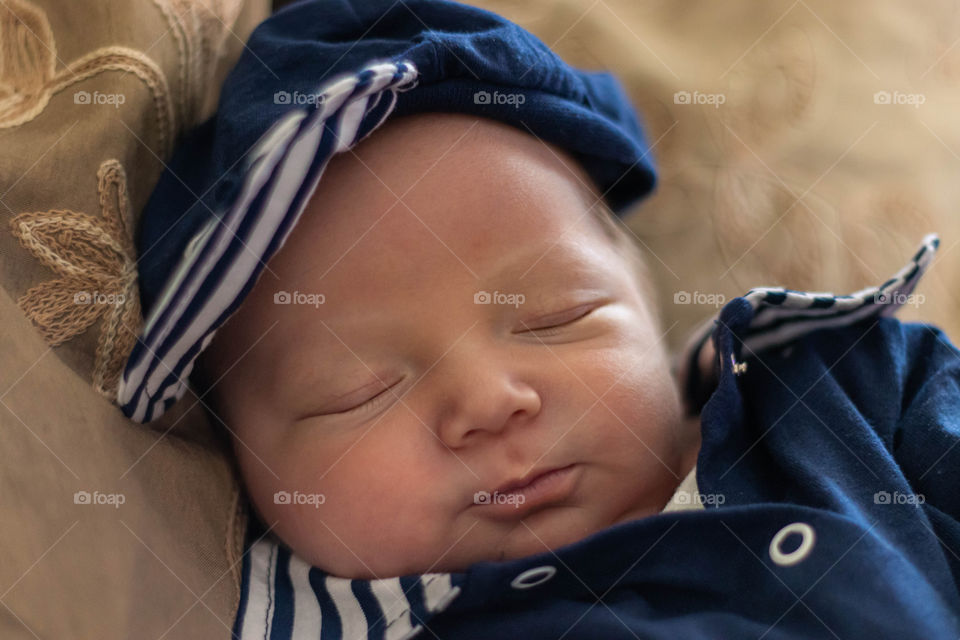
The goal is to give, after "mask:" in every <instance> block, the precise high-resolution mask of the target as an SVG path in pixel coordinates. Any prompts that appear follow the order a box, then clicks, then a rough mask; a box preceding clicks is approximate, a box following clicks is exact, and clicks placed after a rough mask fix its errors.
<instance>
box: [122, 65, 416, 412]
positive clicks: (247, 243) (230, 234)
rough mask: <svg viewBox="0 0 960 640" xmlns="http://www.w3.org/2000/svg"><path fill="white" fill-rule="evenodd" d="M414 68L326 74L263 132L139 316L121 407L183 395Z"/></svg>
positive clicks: (152, 406) (162, 403) (163, 403)
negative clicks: (330, 178) (216, 212)
mask: <svg viewBox="0 0 960 640" xmlns="http://www.w3.org/2000/svg"><path fill="white" fill-rule="evenodd" d="M417 77H418V72H417V70H416V68H415V67H414V66H413V64H411V63H409V62H379V63H375V64H372V65H370V66H368V67H366V68H365V69H363V70H362V71H360V72H358V73H356V74H351V75H348V76H345V77H341V78H337V79H332V80H330V81H329V82H327V83H325V84H324V86H322V87H321V88H320V89H319V90H318V91H317V92H316V93H317V99H316V100H315V104H314V105H313V106H312V107H311V108H310V109H305V108H296V109H291V111H289V112H287V114H286V115H285V116H284V117H283V118H280V119H279V120H278V121H277V122H275V123H274V124H273V126H272V127H271V128H270V129H269V130H268V131H267V132H266V133H264V134H263V136H262V137H261V138H260V140H259V141H258V143H257V144H256V145H255V146H254V148H253V149H252V150H251V151H250V153H249V154H248V157H247V160H246V162H247V165H246V170H245V172H244V179H243V184H242V187H241V188H240V190H239V194H238V195H237V197H236V199H235V200H234V202H233V204H232V206H231V207H230V208H229V210H228V211H226V212H225V213H224V214H223V215H222V216H216V217H214V218H211V219H210V221H209V222H208V223H207V224H206V225H204V226H203V227H201V229H200V231H199V232H198V233H197V234H196V235H195V236H194V237H193V239H192V240H191V241H190V243H189V244H188V246H187V248H186V250H185V251H184V254H183V256H182V258H181V260H180V262H179V264H178V265H177V268H176V270H175V271H174V275H173V276H172V277H171V278H170V279H169V280H168V281H167V283H166V285H165V287H164V289H163V292H162V294H161V295H160V298H159V300H158V302H157V304H156V305H155V307H154V308H153V309H152V310H151V312H150V315H149V317H148V318H147V320H146V324H145V326H144V329H143V331H142V332H141V334H140V337H139V339H138V341H137V344H136V345H135V346H134V349H133V351H132V353H131V355H130V358H129V359H128V360H127V364H126V367H125V369H124V372H123V376H122V377H121V379H120V382H119V385H118V392H117V402H118V404H119V405H120V407H121V409H122V410H123V413H124V414H125V415H126V416H127V417H129V418H131V419H133V420H135V421H136V422H149V421H151V420H153V419H154V418H155V417H158V416H159V415H161V414H162V413H163V412H164V411H166V409H167V408H169V407H170V405H172V404H173V403H174V402H176V400H178V399H179V398H181V397H182V396H183V394H184V393H185V392H186V390H187V385H188V382H187V381H188V378H189V376H190V372H191V371H192V370H193V365H194V362H195V360H196V359H197V356H198V355H199V354H200V353H201V352H202V351H203V350H204V349H206V348H207V346H209V344H210V342H211V340H213V335H214V332H215V331H216V330H217V328H219V327H220V326H221V325H222V324H223V323H224V322H225V321H226V319H227V318H228V317H229V316H230V315H231V314H232V313H233V312H234V311H235V310H236V309H237V308H238V307H239V306H240V303H241V301H242V300H243V299H244V298H245V297H246V295H247V293H249V291H250V289H252V288H253V285H254V284H255V282H256V280H257V278H258V277H259V276H260V274H261V273H262V271H263V269H264V267H265V264H266V262H267V261H268V260H269V259H270V258H271V257H272V256H273V255H274V254H275V253H276V252H277V251H278V250H279V249H280V247H281V246H283V243H284V241H285V240H286V238H287V236H288V234H289V233H290V231H291V229H292V228H293V226H294V225H295V224H296V222H297V220H298V219H299V217H300V215H301V213H302V212H303V210H304V208H305V206H306V204H307V201H308V200H309V198H310V196H311V195H312V193H313V191H314V189H315V188H316V185H317V183H318V181H319V180H320V177H321V175H322V174H323V171H324V169H325V168H326V165H327V163H328V162H329V160H330V158H331V157H333V155H335V154H337V153H341V152H343V151H346V150H348V149H350V148H352V147H353V146H354V145H356V144H357V143H358V142H359V141H360V140H362V139H363V138H364V137H365V136H367V135H369V134H370V133H371V132H372V131H374V130H375V129H376V128H377V127H379V126H380V125H381V124H382V123H383V122H384V120H386V118H387V116H388V115H389V114H390V113H391V112H392V111H393V109H394V107H395V106H396V101H397V94H398V92H401V91H407V90H409V89H411V88H413V87H414V86H415V84H416V81H417Z"/></svg>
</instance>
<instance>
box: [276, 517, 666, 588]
mask: <svg viewBox="0 0 960 640" xmlns="http://www.w3.org/2000/svg"><path fill="white" fill-rule="evenodd" d="M655 511H656V510H655V509H653V508H651V507H641V508H637V509H634V510H631V511H630V512H629V513H626V512H622V511H621V512H617V513H598V512H596V511H593V512H591V510H590V509H588V508H584V507H582V506H562V507H553V508H550V509H545V510H543V511H538V512H536V513H533V514H530V515H529V516H527V517H524V518H522V519H517V520H515V521H510V522H495V523H491V522H490V521H484V520H483V519H482V517H481V518H478V521H477V522H476V524H475V525H474V526H472V527H469V528H468V529H467V531H466V533H459V534H457V535H456V537H454V536H451V537H450V539H444V540H438V541H435V542H433V543H430V544H429V545H428V546H427V547H425V546H424V545H423V544H419V545H417V544H415V543H410V544H403V543H398V544H390V545H378V546H377V548H376V550H375V552H374V554H373V555H367V554H364V555H366V557H363V558H362V559H361V557H360V554H356V555H354V554H352V553H349V552H347V553H345V554H342V555H338V556H336V557H332V556H331V555H330V549H329V548H323V549H312V550H306V549H305V550H302V551H298V550H296V549H294V551H295V552H297V553H298V555H301V556H302V557H303V558H304V559H305V560H307V562H309V563H310V564H312V565H313V566H316V567H319V568H320V569H322V570H324V571H326V572H328V573H330V574H332V575H335V576H338V577H343V578H352V579H364V580H372V579H377V578H387V577H394V576H404V575H413V574H421V573H438V572H449V573H455V572H464V571H466V570H467V569H469V568H470V566H471V565H473V564H475V563H478V562H499V561H510V560H516V559H518V558H524V557H529V556H534V555H537V554H541V553H548V552H551V551H553V552H555V551H556V550H557V549H560V548H561V547H564V546H566V545H570V544H574V543H576V542H579V541H581V540H584V539H586V538H588V537H589V536H591V535H593V534H595V533H598V532H600V531H602V530H603V529H605V528H607V527H609V526H611V525H614V524H618V523H619V522H623V521H626V520H628V519H634V518H636V517H642V516H643V515H648V514H650V513H653V512H655Z"/></svg>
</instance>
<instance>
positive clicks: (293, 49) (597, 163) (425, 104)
mask: <svg viewBox="0 0 960 640" xmlns="http://www.w3.org/2000/svg"><path fill="white" fill-rule="evenodd" d="M423 112H455V113H464V114H471V115H475V116H479V117H486V118H491V119H494V120H498V121H501V122H504V123H507V124H510V125H514V126H516V127H518V128H520V129H522V130H524V131H527V132H529V133H531V134H532V135H535V136H537V137H539V138H540V139H542V140H544V141H546V142H549V143H553V144H555V145H557V146H559V147H561V148H563V149H565V150H566V151H567V152H569V153H570V154H571V155H572V156H573V157H574V158H576V159H577V160H578V161H579V162H580V164H581V165H582V166H583V168H584V169H585V170H586V171H587V173H588V174H589V175H590V176H591V177H592V178H593V179H594V181H595V182H596V184H597V186H598V187H599V188H600V192H601V193H603V194H604V198H605V200H606V202H607V204H608V205H609V206H610V208H611V209H612V210H613V211H614V212H615V213H617V214H618V215H622V214H623V213H624V212H625V211H626V209H627V208H628V207H629V205H631V204H632V203H634V202H636V201H637V200H639V199H640V198H642V197H644V196H645V195H647V194H648V193H649V192H650V191H651V190H652V189H653V187H654V184H655V181H656V176H655V173H654V165H653V160H652V158H651V157H650V148H649V146H648V144H647V141H646V139H645V136H644V133H643V129H642V127H641V124H640V122H639V120H638V116H637V114H636V112H635V111H634V109H633V107H632V106H631V104H630V101H629V99H628V98H627V96H626V95H625V93H624V91H623V90H622V88H621V87H620V85H619V84H618V82H617V81H616V79H615V78H614V77H613V76H612V75H610V74H609V73H602V72H589V71H582V70H579V69H576V68H573V67H571V66H569V65H567V64H566V63H565V62H563V61H562V60H561V59H560V58H559V57H558V56H557V55H556V54H554V53H553V52H552V51H550V49H549V48H548V47H547V46H546V45H545V44H543V43H542V42H541V41H540V40H538V39H537V38H536V37H534V36H533V35H532V34H530V33H529V32H527V31H525V30H523V29H521V28H520V27H518V26H517V25H515V24H513V23H511V22H510V21H508V20H506V19H504V18H502V17H500V16H498V15H496V14H493V13H490V12H488V11H484V10H482V9H478V8H475V7H470V6H466V5H461V4H457V3H454V2H446V1H442V0H398V1H395V2H387V1H375V0H374V1H371V0H306V1H302V2H298V3H295V4H292V5H289V6H287V7H285V8H284V9H282V10H280V11H278V12H277V13H275V14H274V15H273V16H271V17H270V18H268V19H267V20H265V21H264V22H263V23H261V24H260V25H259V26H258V27H257V28H256V30H254V32H253V34H252V35H251V36H250V39H249V41H248V43H247V46H246V48H245V49H244V52H243V54H242V55H241V57H240V60H239V61H238V63H237V65H236V66H235V67H234V68H233V70H232V71H231V72H230V74H229V76H228V77H227V79H226V82H225V84H224V86H223V88H222V91H221V96H220V103H219V106H218V109H217V112H216V113H215V114H214V115H213V116H212V117H211V118H210V119H209V120H208V121H206V122H205V123H203V124H202V125H200V126H199V127H197V128H196V129H194V130H193V131H192V132H190V133H189V134H188V135H187V136H186V137H185V139H184V140H183V141H182V142H181V143H180V144H179V145H178V147H177V150H176V152H175V153H174V156H173V158H172V159H171V161H170V163H169V164H168V166H167V168H166V169H165V171H164V172H163V174H162V175H161V177H160V180H159V182H158V183H157V186H156V187H155V189H154V191H153V193H152V194H151V196H150V199H149V202H148V203H147V206H146V208H145V209H144V211H143V214H142V216H141V222H140V229H139V235H138V239H137V245H138V246H137V248H138V253H139V256H140V260H139V263H138V267H139V283H140V295H141V301H142V307H143V309H144V314H145V317H146V322H145V326H144V328H143V330H142V331H141V334H140V336H139V339H138V341H137V343H136V345H135V347H134V349H133V351H132V352H131V355H130V357H129V358H128V360H127V362H126V365H125V368H124V372H123V375H122V377H121V379H120V382H119V386H118V394H117V402H118V404H119V405H120V407H121V408H122V410H123V413H124V414H125V415H126V416H128V417H130V418H131V419H133V420H135V421H137V422H150V421H152V420H154V419H156V418H158V417H159V416H160V415H162V414H163V413H164V412H165V411H166V410H167V409H168V408H169V407H170V406H171V405H172V404H173V403H174V402H176V400H177V399H179V398H180V397H182V396H183V394H184V393H185V391H186V389H187V381H188V378H189V376H190V373H191V371H192V370H193V364H194V362H195V360H196V358H197V356H198V355H199V354H200V353H201V352H202V351H203V350H204V349H205V348H206V347H207V346H208V345H209V343H210V341H211V340H212V338H213V335H214V332H215V331H216V330H217V328H219V327H220V326H221V325H222V324H223V323H224V322H225V321H226V320H227V318H228V317H229V316H230V315H231V314H232V313H233V312H234V311H236V309H237V308H238V307H239V306H240V303H241V302H242V301H243V299H244V298H245V297H246V295H247V294H248V293H249V291H250V289H251V288H252V287H253V285H254V283H255V282H256V280H257V278H258V277H259V276H260V274H261V272H262V271H263V269H264V266H265V263H266V262H267V261H268V260H269V259H270V257H271V256H273V255H274V254H275V253H276V251H277V250H278V249H279V248H280V247H281V246H282V244H283V242H284V240H285V239H286V237H287V235H288V234H289V232H290V230H291V229H292V228H293V226H294V224H295V223H296V221H297V219H298V217H299V215H300V213H301V212H302V210H303V209H304V207H305V205H306V203H307V201H308V199H309V198H310V195H311V194H312V193H313V191H314V189H315V187H316V185H317V183H318V181H319V180H320V178H321V175H322V173H323V169H324V168H325V166H326V164H327V162H328V161H329V159H330V158H331V157H332V156H333V155H335V154H337V153H341V152H345V151H347V150H349V149H350V148H352V147H353V146H354V145H355V144H357V143H358V142H359V141H360V140H361V139H363V138H364V137H365V136H367V135H369V134H370V133H371V132H373V131H374V130H375V129H376V128H377V127H378V126H380V125H381V124H382V123H383V122H384V121H385V120H386V119H387V118H388V117H391V116H399V115H405V114H412V113H423Z"/></svg>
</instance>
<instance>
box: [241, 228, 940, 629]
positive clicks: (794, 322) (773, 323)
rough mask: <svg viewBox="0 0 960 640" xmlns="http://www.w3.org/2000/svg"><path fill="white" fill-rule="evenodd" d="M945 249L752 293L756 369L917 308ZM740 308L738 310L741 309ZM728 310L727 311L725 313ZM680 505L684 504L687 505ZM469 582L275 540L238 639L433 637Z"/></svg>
mask: <svg viewBox="0 0 960 640" xmlns="http://www.w3.org/2000/svg"><path fill="white" fill-rule="evenodd" d="M938 246H939V240H938V239H937V237H936V236H935V235H932V234H931V235H928V236H926V237H925V238H924V239H923V243H922V245H921V246H920V248H919V250H918V251H917V252H916V254H915V255H914V256H913V258H911V260H910V262H909V263H908V264H907V265H906V266H904V267H903V268H902V269H900V271H898V272H897V273H896V274H894V276H893V277H891V278H890V279H889V280H887V281H886V282H884V283H883V284H881V285H879V286H875V287H868V288H866V289H862V290H860V291H857V292H855V293H852V294H849V295H834V294H831V293H811V292H803V291H792V290H790V289H784V288H780V287H776V288H769V287H764V288H756V289H751V290H750V291H749V292H748V293H747V294H746V295H745V296H743V298H738V299H737V300H744V299H745V300H746V301H747V302H748V303H749V304H750V306H751V307H752V309H753V317H752V318H751V319H750V321H749V323H748V325H747V326H746V327H745V328H744V329H742V330H739V331H738V334H739V337H740V339H741V340H742V341H743V345H742V349H741V356H742V357H743V358H744V359H746V358H749V357H750V355H753V354H756V353H758V352H760V351H763V350H766V349H771V348H776V347H784V346H786V345H787V344H788V343H789V342H791V341H793V340H796V339H797V338H799V337H800V336H802V335H805V334H808V333H810V332H812V331H816V330H818V329H826V328H832V327H839V326H844V325H848V324H852V323H853V322H857V321H859V320H863V319H867V318H869V317H871V316H877V317H879V316H887V315H891V314H893V313H894V312H895V311H896V309H897V308H899V307H900V306H902V305H903V304H904V303H906V302H908V301H909V298H908V296H909V295H910V294H911V292H912V291H913V289H914V287H915V286H916V284H917V282H918V281H919V279H920V277H921V276H922V275H923V273H924V271H925V270H926V269H927V267H929V266H930V263H931V262H932V260H933V255H934V253H935V252H936V250H937V247H938ZM731 302H733V301H731ZM724 308H726V307H724ZM722 313H723V312H722V310H721V312H720V313H718V314H717V315H716V316H714V317H713V318H711V319H710V320H709V321H708V322H707V323H705V324H704V325H702V326H701V327H700V328H699V329H698V330H697V331H695V332H694V334H693V336H692V338H691V340H690V341H689V343H688V345H687V347H686V349H685V350H684V352H683V354H682V356H681V358H680V362H681V363H683V364H685V365H686V368H685V369H684V377H683V378H682V385H683V386H684V389H685V390H686V395H687V401H688V403H689V404H688V407H692V410H693V411H695V412H699V407H700V406H702V402H700V401H699V400H700V398H702V397H703V396H704V395H706V394H708V392H710V391H712V386H711V385H712V384H713V383H712V380H713V378H714V377H715V374H716V370H717V369H718V368H721V367H724V366H729V365H732V366H734V367H735V371H736V367H737V366H738V365H739V366H743V363H737V362H732V363H729V365H728V364H725V363H722V362H719V361H715V362H713V363H712V366H711V365H703V364H699V363H700V361H701V358H700V355H701V352H702V350H703V348H704V347H705V346H706V345H707V343H708V340H709V339H710V337H711V336H712V335H713V330H714V328H715V326H716V325H717V323H718V322H719V321H720V316H721V314H722ZM695 472H696V469H694V471H693V472H691V474H689V475H688V476H687V478H686V479H685V480H684V481H683V483H681V485H680V486H679V487H678V489H677V491H676V492H675V493H674V497H673V498H671V500H670V502H669V503H668V505H667V508H665V509H664V512H671V511H675V510H683V509H690V508H697V505H696V504H690V503H691V502H695V501H693V500H691V499H690V497H689V495H687V494H691V493H696V492H697V480H696V475H695ZM679 496H683V499H681V498H680V497H679ZM466 580H467V574H465V573H425V574H420V575H409V576H402V577H391V578H381V579H376V580H351V579H348V578H338V577H335V576H331V575H328V574H326V573H324V572H322V571H321V570H320V569H317V568H316V567H311V566H310V565H308V564H307V563H305V562H304V561H303V560H302V559H300V558H298V557H297V556H295V555H293V554H291V553H290V551H289V550H287V549H286V548H285V547H284V546H283V545H281V544H279V543H278V542H277V541H276V540H274V539H273V538H272V537H270V536H269V535H266V536H261V537H260V538H259V539H258V540H257V541H256V542H254V543H253V544H251V545H250V548H249V552H248V553H247V555H246V556H245V557H244V563H243V579H242V584H241V593H240V605H239V608H238V611H237V618H236V620H235V622H234V637H236V638H239V639H240V640H299V639H301V638H312V639H317V638H319V639H320V640H340V639H341V638H349V639H352V640H367V639H371V640H372V639H373V638H377V639H385V640H402V639H406V638H413V637H414V636H417V635H419V634H421V633H422V632H423V630H424V628H429V626H428V625H429V621H430V619H431V618H432V617H433V616H435V615H436V614H438V613H439V612H441V611H443V610H444V609H445V608H446V607H447V606H448V605H449V604H450V603H451V602H452V601H453V600H454V599H455V598H456V597H457V596H458V595H460V593H461V592H462V590H463V589H464V588H465V586H466Z"/></svg>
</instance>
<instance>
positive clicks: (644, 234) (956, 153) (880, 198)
mask: <svg viewBox="0 0 960 640" xmlns="http://www.w3.org/2000/svg"><path fill="white" fill-rule="evenodd" d="M472 4H477V5H479V6H483V7H486V8H489V9H491V10H494V11H496V12H498V13H501V14H504V15H506V16H507V17H509V18H511V19H513V20H514V21H516V22H518V23H520V24H521V25H522V26H524V27H526V28H527V29H529V30H530V31H532V32H534V33H535V34H537V35H538V36H539V37H540V38H541V39H543V40H544V41H545V42H546V43H548V44H549V45H550V46H551V47H552V48H554V49H555V50H556V51H557V52H558V53H560V54H561V55H562V56H563V57H564V58H565V59H567V60H568V61H570V62H572V63H575V64H579V65H582V66H585V67H589V68H598V69H601V68H602V69H610V70H612V71H614V72H615V73H616V74H617V75H618V76H620V78H621V79H622V80H623V81H624V83H625V84H626V86H627V88H628V89H629V92H630V95H631V96H632V98H633V100H634V102H635V104H636V105H637V107H638V108H639V109H640V111H641V112H642V114H643V116H644V117H645V118H646V123H647V125H648V128H649V132H650V141H651V143H655V144H654V148H653V153H654V155H655V157H656V161H657V164H658V166H659V170H660V185H659V188H658V190H657V192H656V194H655V195H654V197H653V198H652V199H650V200H648V201H646V202H645V203H643V204H642V205H640V206H639V207H638V208H637V211H635V212H632V213H631V214H630V216H629V217H628V218H627V220H628V223H629V225H630V227H631V228H632V229H633V230H634V232H635V233H636V234H637V236H638V238H639V240H640V241H641V242H642V244H644V245H645V246H646V247H647V249H648V250H649V255H650V257H651V259H650V263H651V266H652V268H653V269H654V271H655V273H656V278H657V282H658V286H659V291H660V298H661V299H660V302H661V305H660V306H661V308H662V309H663V314H664V318H665V319H666V327H665V328H667V327H669V326H671V324H672V323H673V322H674V321H676V322H677V324H676V326H675V327H674V329H673V330H671V331H670V332H669V334H668V335H667V339H668V341H669V342H670V344H671V345H673V346H674V347H678V346H680V345H682V343H683V341H684V339H685V336H686V334H687V331H688V330H689V328H690V327H691V326H693V325H695V324H696V323H698V322H699V321H700V320H701V319H702V318H703V317H707V316H709V315H710V314H712V313H713V312H714V306H715V304H716V303H718V302H719V301H720V300H723V299H726V300H729V299H730V298H731V297H734V296H737V295H741V294H743V293H745V292H746V291H747V290H748V289H750V288H751V287H755V286H768V285H769V286H785V287H789V288H793V289H802V290H813V291H832V292H836V293H850V292H852V291H855V290H857V289H860V288H863V287H866V286H871V285H879V284H881V283H882V282H884V281H885V280H886V279H887V278H888V277H889V276H890V275H892V274H893V273H894V272H895V271H896V270H897V269H899V268H900V267H901V266H902V265H903V264H905V263H906V262H907V260H908V259H909V258H910V256H911V255H912V254H913V252H914V250H915V249H916V247H917V246H918V244H919V242H920V240H921V238H922V237H923V235H924V234H925V233H928V232H937V233H939V235H940V238H941V247H940V250H939V252H938V255H937V258H936V261H935V262H934V263H933V265H932V266H931V268H930V270H929V271H928V272H927V275H926V276H924V279H923V280H922V281H921V284H920V285H919V287H918V289H917V292H916V293H917V295H916V296H914V297H913V298H912V299H911V301H910V303H909V304H907V305H906V306H905V307H904V308H903V309H902V310H901V311H900V312H899V313H898V315H899V317H900V318H901V319H906V320H922V321H926V322H933V323H935V324H938V325H940V326H942V327H943V328H944V329H945V330H946V332H947V333H948V335H950V336H951V338H952V339H953V340H954V341H956V340H957V339H958V338H960V313H958V311H960V308H958V295H957V294H958V293H960V250H958V248H957V245H958V244H960V215H958V206H957V203H958V196H960V179H958V178H960V120H958V118H957V117H956V113H957V107H958V98H960V91H958V89H957V87H958V86H960V4H958V3H956V2H937V1H924V2H919V3H909V4H905V3H900V2H884V1H880V2H874V1H871V2H842V3H838V2H829V1H826V0H824V1H819V0H795V1H794V0H785V1H782V2H748V1H742V2H722V3H721V2H703V1H696V0H694V1H691V2H682V3H679V2H667V1H662V2H656V1H650V2H637V1H635V0H598V1H592V0H584V1H573V0H567V1H563V0H561V1H549V2H538V1H533V2H529V1H519V0H517V1H508V0H499V1H487V2H478V3H472ZM684 293H688V294H690V295H687V296H685V295H683V294H684ZM696 294H699V295H696ZM675 301H676V303H675ZM684 301H686V302H687V303H686V304H684V303H683V302H684Z"/></svg>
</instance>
